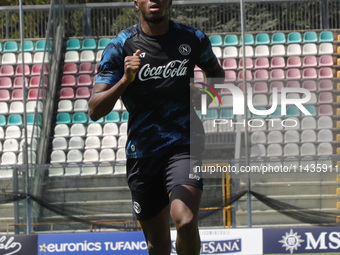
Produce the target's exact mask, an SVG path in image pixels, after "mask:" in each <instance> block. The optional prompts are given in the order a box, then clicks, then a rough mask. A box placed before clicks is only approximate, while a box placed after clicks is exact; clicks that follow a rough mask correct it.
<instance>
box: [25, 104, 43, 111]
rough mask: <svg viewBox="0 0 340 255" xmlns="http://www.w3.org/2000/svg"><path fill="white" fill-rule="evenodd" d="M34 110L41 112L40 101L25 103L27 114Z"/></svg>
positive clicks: (41, 105)
mask: <svg viewBox="0 0 340 255" xmlns="http://www.w3.org/2000/svg"><path fill="white" fill-rule="evenodd" d="M36 109H37V111H38V112H42V109H43V103H42V101H28V102H27V103H26V110H27V112H28V113H30V112H35V110H36Z"/></svg>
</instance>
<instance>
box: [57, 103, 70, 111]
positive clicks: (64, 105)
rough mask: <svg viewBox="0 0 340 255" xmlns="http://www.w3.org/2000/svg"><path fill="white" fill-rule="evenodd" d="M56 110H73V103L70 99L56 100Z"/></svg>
mask: <svg viewBox="0 0 340 255" xmlns="http://www.w3.org/2000/svg"><path fill="white" fill-rule="evenodd" d="M57 111H58V112H72V111H73V103H72V101H71V100H60V101H59V102H58V109H57Z"/></svg>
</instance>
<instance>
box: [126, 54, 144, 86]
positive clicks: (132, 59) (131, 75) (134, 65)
mask: <svg viewBox="0 0 340 255" xmlns="http://www.w3.org/2000/svg"><path fill="white" fill-rule="evenodd" d="M140 53H141V50H139V49H138V50H136V52H135V53H134V54H133V56H127V57H125V59H124V75H125V77H126V80H127V82H129V83H131V82H133V81H134V80H135V77H136V74H137V73H138V71H139V68H140V64H141V61H140V57H139V55H140Z"/></svg>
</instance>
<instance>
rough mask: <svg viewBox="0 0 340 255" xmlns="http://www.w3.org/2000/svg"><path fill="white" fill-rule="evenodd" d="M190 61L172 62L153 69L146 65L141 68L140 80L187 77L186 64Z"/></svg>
mask: <svg viewBox="0 0 340 255" xmlns="http://www.w3.org/2000/svg"><path fill="white" fill-rule="evenodd" d="M188 62H189V59H183V60H172V61H170V62H169V63H168V64H167V65H162V66H155V67H151V66H150V64H145V65H144V66H142V67H141V69H140V70H139V73H138V78H139V80H141V81H147V80H150V79H154V80H156V79H163V78H164V79H166V78H169V77H170V78H172V77H175V76H177V77H180V76H185V75H186V74H187V67H186V64H187V63H188Z"/></svg>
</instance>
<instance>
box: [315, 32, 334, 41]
mask: <svg viewBox="0 0 340 255" xmlns="http://www.w3.org/2000/svg"><path fill="white" fill-rule="evenodd" d="M333 41H334V35H333V32H332V31H321V32H320V34H319V42H320V43H332V42H333Z"/></svg>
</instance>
